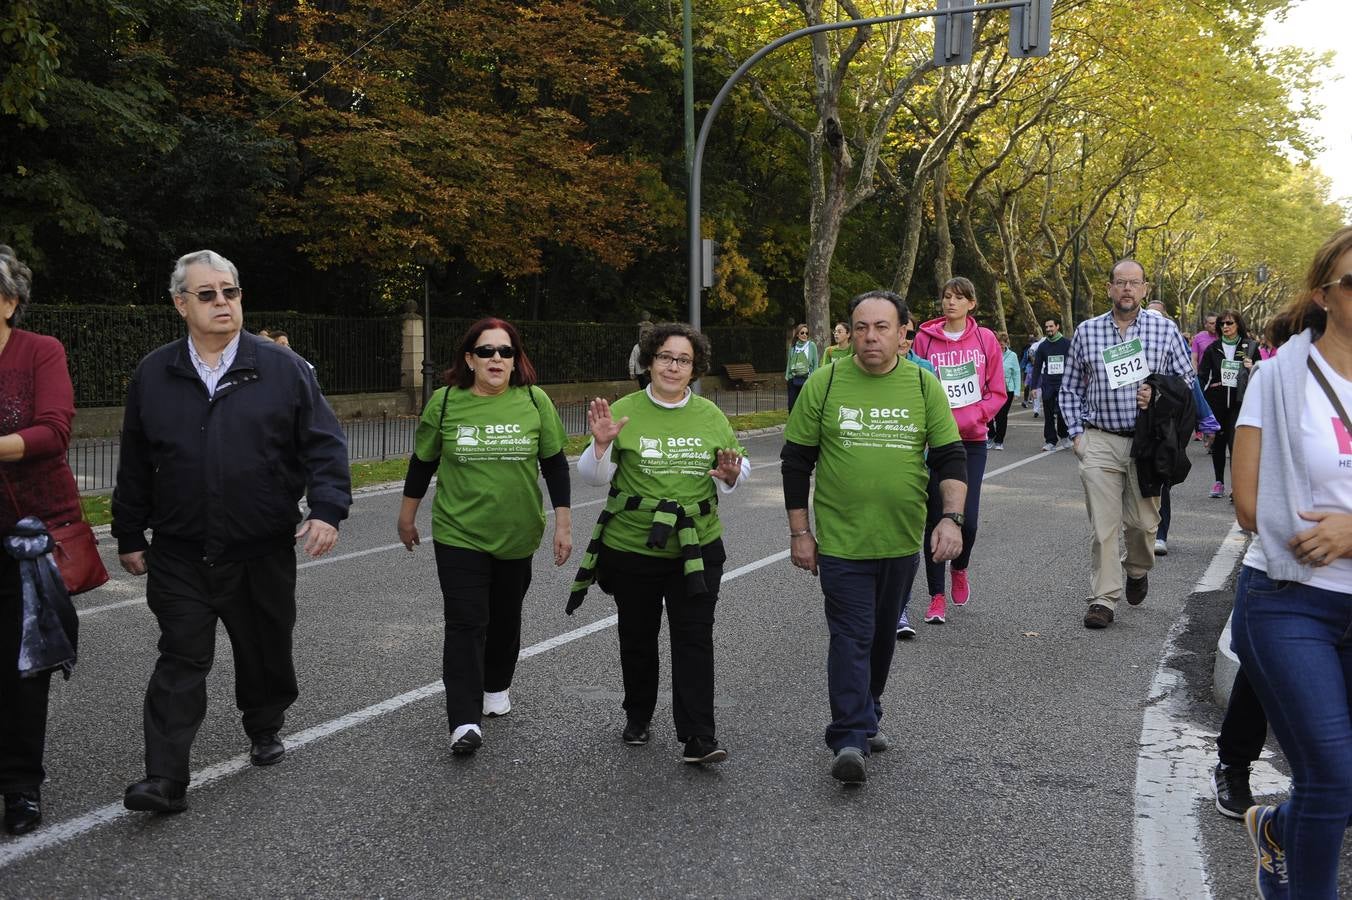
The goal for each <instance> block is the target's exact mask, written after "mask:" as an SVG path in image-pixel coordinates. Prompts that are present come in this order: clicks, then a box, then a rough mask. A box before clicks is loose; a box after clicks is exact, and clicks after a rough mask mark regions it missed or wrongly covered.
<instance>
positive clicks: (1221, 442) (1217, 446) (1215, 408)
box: [1206, 388, 1239, 482]
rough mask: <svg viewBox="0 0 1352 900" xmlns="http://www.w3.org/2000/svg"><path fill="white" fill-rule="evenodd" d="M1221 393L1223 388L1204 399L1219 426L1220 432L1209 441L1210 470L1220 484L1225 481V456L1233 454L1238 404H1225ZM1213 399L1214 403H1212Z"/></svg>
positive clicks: (1223, 395)
mask: <svg viewBox="0 0 1352 900" xmlns="http://www.w3.org/2000/svg"><path fill="white" fill-rule="evenodd" d="M1223 391H1224V388H1221V389H1219V390H1217V391H1215V392H1213V394H1212V396H1210V397H1207V398H1206V400H1207V403H1208V404H1210V406H1211V414H1212V415H1213V416H1215V417H1216V421H1217V422H1218V423H1220V426H1221V430H1220V431H1218V432H1216V436H1215V437H1214V438H1212V440H1211V470H1212V471H1213V472H1214V473H1215V475H1216V480H1217V481H1221V482H1223V481H1225V454H1226V453H1227V452H1228V453H1229V454H1230V455H1231V456H1233V455H1234V452H1235V422H1236V421H1238V419H1239V404H1238V403H1234V404H1229V403H1226V402H1225V394H1224V393H1223ZM1232 393H1233V392H1232ZM1213 399H1214V400H1215V401H1216V402H1214V403H1213V402H1212V400H1213ZM1230 474H1232V475H1233V474H1234V472H1233V471H1232V472H1231V473H1230Z"/></svg>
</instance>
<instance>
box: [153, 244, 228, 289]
mask: <svg viewBox="0 0 1352 900" xmlns="http://www.w3.org/2000/svg"><path fill="white" fill-rule="evenodd" d="M197 263H205V264H206V265H208V266H210V267H211V268H213V269H215V270H216V271H217V272H229V273H230V277H231V278H233V279H234V281H235V286H236V287H238V286H239V269H236V268H235V264H234V263H232V262H231V261H230V260H228V259H226V258H225V257H224V256H221V255H220V254H219V253H217V252H216V251H215V250H195V251H193V252H192V253H185V254H184V255H183V256H180V257H179V258H178V262H176V263H174V273H173V274H172V275H170V276H169V296H171V297H177V296H178V295H179V294H181V293H183V292H184V291H185V290H187V288H188V280H187V279H188V266H192V265H196V264H197Z"/></svg>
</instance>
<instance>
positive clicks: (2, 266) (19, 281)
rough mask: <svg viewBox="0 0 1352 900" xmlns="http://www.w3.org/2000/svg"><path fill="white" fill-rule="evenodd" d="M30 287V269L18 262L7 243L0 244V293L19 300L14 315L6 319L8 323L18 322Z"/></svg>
mask: <svg viewBox="0 0 1352 900" xmlns="http://www.w3.org/2000/svg"><path fill="white" fill-rule="evenodd" d="M32 287H33V272H32V270H31V269H29V268H28V266H25V265H24V264H23V263H21V262H19V257H18V256H16V255H15V253H14V250H13V249H12V248H11V247H10V246H9V245H8V244H0V294H3V295H4V296H6V297H14V298H15V299H17V300H18V301H19V305H18V306H16V307H14V315H12V316H10V317H9V318H8V319H7V320H6V322H7V323H8V324H9V325H17V324H19V319H21V318H22V317H23V309H24V307H25V306H27V305H28V298H29V292H30V291H31V290H32Z"/></svg>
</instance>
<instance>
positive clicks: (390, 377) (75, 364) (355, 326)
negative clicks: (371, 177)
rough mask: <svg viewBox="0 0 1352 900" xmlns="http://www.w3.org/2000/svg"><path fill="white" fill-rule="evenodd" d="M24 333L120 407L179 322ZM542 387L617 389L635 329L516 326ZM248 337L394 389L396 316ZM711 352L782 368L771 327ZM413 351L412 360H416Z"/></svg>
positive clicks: (48, 326) (283, 325)
mask: <svg viewBox="0 0 1352 900" xmlns="http://www.w3.org/2000/svg"><path fill="white" fill-rule="evenodd" d="M471 322H472V320H470V319H463V318H461V319H451V318H447V319H438V318H434V319H432V358H433V360H434V362H436V364H437V365H438V366H439V367H442V368H444V367H445V366H447V365H448V363H449V361H450V360H451V359H452V357H453V356H454V354H455V352H456V349H457V344H458V342H459V340H460V337H461V336H462V335H463V334H464V332H465V329H466V328H468V327H469V325H470V324H471ZM23 324H24V327H25V328H27V329H29V330H31V331H36V332H38V333H40V334H50V335H53V336H55V337H56V338H57V339H59V340H60V341H61V343H62V344H63V345H64V346H65V348H66V357H67V361H68V363H69V365H70V374H71V381H72V382H73V383H74V385H75V405H76V406H77V407H87V406H120V405H121V404H122V403H123V402H125V400H126V396H127V384H128V383H129V382H130V381H131V376H132V373H133V372H134V371H135V370H136V364H137V363H138V362H140V360H141V358H142V357H144V356H145V355H146V354H147V353H149V352H150V351H151V350H154V349H155V348H156V347H159V346H161V345H162V344H166V343H168V342H169V341H173V340H177V339H178V338H180V337H182V336H183V321H182V319H181V318H180V317H179V315H178V313H177V312H176V311H175V310H174V309H173V308H172V307H170V306H168V305H167V304H166V305H165V306H155V307H137V306H131V307H126V306H79V307H75V306H70V307H66V306H34V307H31V308H30V309H29V310H28V311H27V313H26V315H25V317H24V323H23ZM515 324H516V325H517V327H518V329H520V331H521V339H522V341H523V342H524V343H525V345H526V348H527V350H528V352H529V353H530V356H531V360H532V362H534V364H535V368H536V372H537V374H538V376H539V380H540V382H541V383H542V384H567V383H575V382H586V381H623V380H625V379H627V378H628V377H629V370H628V362H629V351H630V349H631V348H632V347H633V346H634V342H635V341H636V340H637V339H638V329H637V327H636V326H634V325H615V324H604V323H597V322H519V323H515ZM248 327H249V328H250V329H256V328H268V329H270V330H274V331H275V330H278V329H280V330H282V331H285V332H287V337H288V338H289V339H290V342H291V348H292V349H293V350H295V351H296V352H297V353H299V354H300V355H301V356H303V357H305V359H307V360H309V362H310V363H311V364H312V365H313V366H314V367H315V370H316V372H317V374H318V376H319V383H320V385H321V386H322V387H323V388H324V392H325V393H327V394H360V393H367V392H383V391H394V390H398V389H399V386H400V374H401V373H400V365H401V361H402V351H403V319H402V318H401V317H399V316H379V317H370V318H361V319H354V318H347V317H338V316H317V315H308V314H302V313H294V312H258V313H252V312H251V313H250V314H249V317H248ZM705 334H706V335H708V337H709V341H710V343H711V344H712V346H713V361H712V366H711V368H710V371H711V372H712V373H713V374H718V373H719V372H721V371H722V367H723V365H724V364H726V363H744V362H749V363H751V364H752V365H753V366H755V368H756V371H758V372H766V373H772V372H780V371H783V368H784V353H785V338H786V336H785V334H784V332H783V330H782V329H779V328H764V327H743V326H714V327H711V328H706V329H705ZM421 355H422V354H421V352H419V353H418V356H420V357H421Z"/></svg>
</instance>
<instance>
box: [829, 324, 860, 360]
mask: <svg viewBox="0 0 1352 900" xmlns="http://www.w3.org/2000/svg"><path fill="white" fill-rule="evenodd" d="M831 336H832V337H833V338H835V343H834V344H831V345H830V346H829V347H827V348H826V351H825V352H824V353H822V365H826V364H827V363H831V362H835V361H837V360H839V359H843V358H845V357H846V356H849V355H850V354H851V353H853V352H854V351H853V350H851V349H850V326H849V325H848V324H846V323H845V322H837V323H836V327H835V328H834V329H832V330H831Z"/></svg>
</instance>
